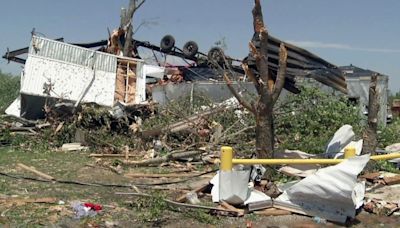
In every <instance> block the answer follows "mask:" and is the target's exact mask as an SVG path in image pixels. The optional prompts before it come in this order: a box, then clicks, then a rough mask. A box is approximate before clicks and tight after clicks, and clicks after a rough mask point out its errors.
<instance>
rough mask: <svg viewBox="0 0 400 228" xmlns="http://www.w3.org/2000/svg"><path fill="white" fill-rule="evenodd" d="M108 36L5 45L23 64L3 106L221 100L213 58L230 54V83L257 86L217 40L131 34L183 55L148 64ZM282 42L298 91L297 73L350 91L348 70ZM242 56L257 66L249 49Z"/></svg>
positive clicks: (26, 108)
mask: <svg viewBox="0 0 400 228" xmlns="http://www.w3.org/2000/svg"><path fill="white" fill-rule="evenodd" d="M255 37H256V36H255ZM253 39H254V38H253ZM110 40H111V38H110V39H109V40H108V41H107V40H102V41H98V42H93V43H81V44H69V43H66V42H63V39H56V40H52V39H47V38H43V37H40V36H36V35H33V36H32V39H31V43H30V45H29V47H27V48H22V49H19V50H15V51H11V52H10V51H8V52H7V53H6V54H5V55H4V56H3V58H5V59H7V60H9V61H14V62H18V63H21V64H25V66H24V69H23V71H22V72H21V88H20V97H18V98H17V99H16V100H15V101H14V102H13V103H12V104H11V105H10V107H9V108H8V109H7V110H6V113H7V114H9V115H13V116H17V117H23V118H26V119H38V118H42V117H44V112H43V110H44V107H45V106H46V105H49V104H54V103H57V102H60V101H62V102H64V103H69V105H70V106H71V107H72V108H76V107H78V105H79V104H80V103H96V104H98V105H101V106H106V107H113V106H115V105H116V104H117V103H118V104H122V105H125V106H126V105H135V104H143V102H146V101H148V100H149V99H152V100H153V101H155V102H157V103H160V104H165V103H167V102H168V101H169V100H173V99H175V98H178V97H181V96H183V95H188V94H193V93H198V92H199V93H203V94H206V95H207V96H209V97H210V98H211V99H212V100H214V101H217V102H219V101H222V100H224V99H227V98H229V97H231V96H232V95H231V93H230V91H229V90H228V88H227V86H226V83H225V82H224V81H223V79H222V77H221V75H222V74H221V72H219V71H218V70H216V69H215V68H213V67H212V64H210V62H212V61H215V60H217V61H215V62H217V63H218V62H219V61H218V58H219V59H220V58H221V55H223V57H224V58H225V57H226V58H227V59H229V60H230V62H231V66H230V67H231V69H232V70H233V71H235V73H236V75H237V78H236V82H235V85H234V86H235V87H239V89H240V90H245V91H249V92H255V88H254V86H253V84H252V83H251V82H249V81H247V80H246V76H245V75H244V71H243V70H242V68H241V67H240V62H241V61H240V60H237V59H232V58H230V57H227V56H225V54H224V53H223V52H222V50H221V49H219V48H212V49H211V50H210V51H209V53H208V54H207V55H206V54H204V53H202V52H200V51H198V46H197V44H196V43H195V42H193V41H189V42H188V43H186V44H185V46H184V48H183V50H181V49H179V48H177V47H175V40H174V38H173V37H172V36H165V37H164V38H163V39H162V40H161V44H160V46H156V45H153V44H150V43H149V42H143V41H138V40H133V44H134V47H135V49H136V48H138V47H142V48H147V49H150V50H151V51H152V52H153V53H154V51H155V52H159V53H162V54H163V55H165V56H167V55H169V56H174V57H176V58H181V59H183V60H184V61H185V63H187V64H184V65H180V66H176V65H174V66H171V65H168V64H164V65H163V66H160V65H161V64H157V65H154V64H148V63H147V62H146V61H144V60H143V59H140V57H139V55H137V56H136V58H128V57H123V56H121V55H120V54H119V53H118V48H115V47H114V48H111V50H113V51H111V54H110V53H107V50H110ZM268 42H269V46H268V53H270V54H269V56H268V62H269V70H270V73H271V74H272V77H273V78H276V72H277V68H278V53H279V45H280V43H281V42H282V41H281V40H279V39H277V38H274V37H272V36H270V37H269V40H268ZM111 43H112V42H111ZM285 46H286V47H287V50H288V61H287V74H286V80H285V85H284V88H285V89H286V90H287V91H289V92H292V93H299V92H300V90H299V88H298V87H296V78H297V77H304V78H312V79H315V80H316V81H318V82H320V83H322V84H324V85H326V86H328V87H331V88H333V89H334V90H337V91H340V92H341V93H345V94H346V93H347V85H346V80H345V77H344V75H343V73H342V71H341V70H340V69H339V68H338V67H336V66H335V65H333V64H331V63H329V62H327V61H325V60H323V59H322V58H320V57H318V56H316V55H314V54H312V53H310V52H308V51H306V50H304V49H302V48H299V47H296V46H294V45H291V44H287V43H285ZM111 47H112V45H111ZM108 52H110V51H108ZM24 54H27V58H26V59H24V58H22V57H21V56H22V55H24ZM243 61H244V62H246V63H247V64H249V66H250V67H255V66H254V60H252V59H251V56H248V57H246V58H245V59H244V60H243ZM235 62H236V63H239V64H235ZM175 76H176V77H175ZM150 84H152V85H151V86H149V85H150Z"/></svg>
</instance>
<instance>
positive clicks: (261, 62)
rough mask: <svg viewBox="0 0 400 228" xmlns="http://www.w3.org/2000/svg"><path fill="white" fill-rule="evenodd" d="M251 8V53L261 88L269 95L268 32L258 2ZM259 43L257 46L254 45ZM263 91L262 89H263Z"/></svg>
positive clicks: (258, 0)
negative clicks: (252, 28) (261, 82)
mask: <svg viewBox="0 0 400 228" xmlns="http://www.w3.org/2000/svg"><path fill="white" fill-rule="evenodd" d="M254 3H255V5H254V8H253V26H254V33H255V35H254V37H253V40H252V42H251V44H250V49H251V52H252V54H253V56H254V58H255V59H256V65H257V69H258V72H259V74H260V78H261V80H262V81H263V85H264V86H263V87H264V88H265V90H266V91H268V93H269V94H272V88H271V87H270V86H271V83H269V80H270V75H269V70H268V32H267V29H266V28H265V26H264V21H263V15H262V10H261V4H260V0H255V1H254ZM258 42H259V45H257V44H256V43H258ZM263 90H264V89H263Z"/></svg>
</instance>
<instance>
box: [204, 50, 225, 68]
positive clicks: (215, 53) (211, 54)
mask: <svg viewBox="0 0 400 228" xmlns="http://www.w3.org/2000/svg"><path fill="white" fill-rule="evenodd" d="M224 55H225V54H224V50H222V49H221V48H219V47H213V48H211V49H210V51H208V55H207V57H208V61H211V62H217V63H218V64H222V63H224Z"/></svg>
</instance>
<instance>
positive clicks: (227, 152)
mask: <svg viewBox="0 0 400 228" xmlns="http://www.w3.org/2000/svg"><path fill="white" fill-rule="evenodd" d="M232 159H233V148H232V147H230V146H223V147H221V166H220V170H221V171H231V170H232V167H233V164H232Z"/></svg>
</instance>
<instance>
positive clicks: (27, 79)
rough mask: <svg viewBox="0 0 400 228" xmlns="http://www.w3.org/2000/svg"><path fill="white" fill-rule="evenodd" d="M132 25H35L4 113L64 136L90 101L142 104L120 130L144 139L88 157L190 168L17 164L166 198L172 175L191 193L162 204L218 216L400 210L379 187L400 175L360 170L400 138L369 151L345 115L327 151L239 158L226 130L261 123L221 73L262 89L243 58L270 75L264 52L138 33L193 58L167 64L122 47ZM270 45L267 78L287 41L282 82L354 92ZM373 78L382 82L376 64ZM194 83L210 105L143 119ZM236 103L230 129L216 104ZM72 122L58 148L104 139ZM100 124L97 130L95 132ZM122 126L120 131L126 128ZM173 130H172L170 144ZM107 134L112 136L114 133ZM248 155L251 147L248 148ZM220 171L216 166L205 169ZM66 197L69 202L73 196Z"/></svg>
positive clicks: (85, 208) (120, 113) (129, 106)
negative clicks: (105, 179) (232, 51)
mask: <svg viewBox="0 0 400 228" xmlns="http://www.w3.org/2000/svg"><path fill="white" fill-rule="evenodd" d="M257 3H258V7H260V5H259V4H260V3H259V1H256V7H257ZM260 9H261V8H260ZM254 17H256V16H254ZM255 21H257V20H256V19H255ZM255 27H256V26H255ZM255 29H256V28H255ZM123 34H124V31H123V30H122V29H118V30H115V31H114V32H113V33H112V34H111V35H110V39H109V40H108V41H100V42H95V43H87V44H68V43H65V42H63V41H61V40H51V39H47V38H43V37H39V36H36V35H33V36H32V40H31V43H30V45H29V47H28V48H24V49H20V50H16V51H12V52H7V53H6V55H4V58H6V59H8V60H11V61H16V62H19V63H23V64H24V65H25V66H24V70H23V71H22V73H21V87H20V96H19V97H18V98H17V99H16V100H15V101H14V102H13V103H12V104H11V105H10V106H9V107H8V108H7V110H6V114H8V115H10V116H13V117H17V119H18V121H21V122H23V123H26V122H28V123H30V124H31V126H32V123H34V128H35V130H38V131H39V130H41V129H42V128H46V127H49V126H50V125H54V126H51V127H52V135H57V134H58V133H59V132H60V131H61V130H62V129H63V128H66V127H64V125H67V123H66V122H67V119H68V118H67V117H71V116H74V114H75V115H77V117H76V119H75V120H74V121H76V120H78V121H80V120H82V119H84V118H85V117H84V116H83V113H82V112H79V110H80V109H81V108H82V106H83V105H85V104H92V103H94V104H96V106H95V109H97V108H98V109H100V108H101V109H104V110H107V112H106V113H108V114H107V115H111V116H112V118H114V119H123V118H124V117H125V115H126V112H132V113H134V115H135V117H134V118H133V120H132V122H129V133H128V134H127V132H124V134H121V137H122V135H124V137H128V138H129V139H130V141H133V142H131V144H130V145H132V144H134V148H130V147H129V146H128V145H125V146H124V147H117V146H115V145H112V144H111V145H109V144H108V145H107V146H109V147H112V148H113V149H115V150H113V151H112V152H111V153H107V152H106V153H103V151H101V152H102V153H96V154H90V155H89V157H94V158H98V160H96V162H95V165H89V166H94V167H95V168H97V166H99V167H103V168H104V167H105V168H106V169H107V170H111V172H113V173H114V174H117V175H120V176H122V175H123V176H124V177H126V178H134V180H137V179H139V180H143V179H146V178H148V179H151V178H160V179H165V178H182V179H178V180H171V181H160V182H140V181H138V182H129V183H126V182H124V183H123V184H104V183H92V182H84V181H73V180H64V179H62V178H57V177H54V176H53V175H51V176H50V175H48V174H46V173H43V172H41V171H39V170H37V169H35V168H33V167H29V166H26V165H24V164H22V163H18V164H17V167H18V168H19V169H22V170H24V171H27V172H30V173H33V174H35V175H37V176H39V177H40V179H36V178H31V179H30V180H37V181H42V182H45V183H48V184H51V183H62V184H76V185H83V186H85V185H86V186H92V187H93V186H94V187H100V186H101V187H112V188H129V189H133V190H135V192H116V193H115V195H117V196H128V195H132V196H139V197H143V198H156V197H155V196H153V195H151V194H150V193H144V192H142V190H147V189H149V188H150V189H152V188H153V189H152V190H155V189H157V190H160V189H162V186H173V187H170V188H167V187H166V189H167V190H171V189H179V188H181V189H180V190H182V194H180V195H178V197H176V195H175V196H174V197H175V200H169V199H166V198H162V201H163V202H164V203H166V204H168V205H170V206H173V207H178V208H179V207H184V208H192V209H200V210H207V211H210V213H211V214H213V215H218V216H237V217H242V216H244V215H245V214H249V213H255V214H260V215H289V214H299V215H307V216H311V217H313V219H314V221H316V222H317V223H326V220H328V221H330V222H336V223H341V224H345V223H346V222H349V221H350V222H352V221H354V219H355V218H356V215H357V213H358V212H360V210H362V209H363V210H365V211H367V212H369V213H374V214H378V215H385V216H391V215H397V214H398V213H399V212H398V211H400V204H399V201H398V197H393V196H392V195H391V194H379V191H380V190H381V189H385V191H395V192H398V191H399V189H400V187H399V186H400V185H399V183H400V175H399V174H394V173H388V172H379V173H368V172H367V173H364V174H363V175H361V176H359V175H360V174H361V173H362V171H363V170H364V169H365V167H366V166H367V165H368V164H367V163H369V162H370V161H379V160H389V159H398V158H400V155H399V151H400V148H399V146H398V145H397V144H395V145H392V146H391V147H388V148H386V150H384V151H380V152H381V153H383V154H382V155H375V147H376V145H375V147H372V148H373V150H374V151H373V152H374V153H371V154H369V153H368V154H365V146H366V145H367V146H369V143H370V142H369V141H368V140H363V139H359V138H357V137H356V133H355V132H354V131H353V127H352V126H350V125H344V126H342V127H341V128H340V129H338V130H337V132H336V133H335V134H334V135H332V138H331V140H330V141H329V142H327V144H326V150H325V151H324V153H322V154H318V155H315V154H309V153H305V152H302V151H299V150H282V151H275V153H274V157H275V158H274V159H269V158H268V159H256V158H255V156H252V157H251V159H243V158H238V157H239V156H237V155H235V154H234V152H233V149H232V147H229V146H224V145H222V144H221V142H223V138H224V137H225V138H227V137H228V136H226V133H227V132H228V131H229V130H230V129H231V128H232V127H234V125H235V124H236V123H238V125H240V127H238V129H235V130H237V132H234V133H232V134H231V135H235V134H236V135H240V134H241V133H243V132H246V131H247V130H252V129H254V128H255V127H254V125H251V124H248V123H245V116H246V115H249V113H250V112H251V110H250V112H248V111H246V110H244V109H243V108H242V107H241V105H243V104H242V103H241V102H240V99H239V98H237V97H236V95H235V97H236V98H237V99H236V98H235V97H232V93H233V92H232V88H231V87H230V86H232V85H231V83H230V82H228V80H226V78H225V81H224V79H223V77H222V75H223V74H224V71H225V70H226V69H229V70H231V71H232V72H231V75H232V76H235V77H234V81H235V82H234V85H235V86H234V87H235V88H236V89H238V90H240V92H250V93H256V92H259V91H257V90H259V87H257V86H255V85H254V84H256V85H257V83H254V84H253V82H252V81H251V80H252V79H251V78H250V77H251V75H248V74H246V73H245V72H246V70H245V69H244V68H242V67H241V66H240V65H239V64H240V62H243V63H245V64H247V66H248V67H249V68H251V69H252V70H253V71H252V72H256V73H259V74H262V72H260V71H259V69H258V61H259V59H257V57H255V56H256V55H252V54H249V56H247V57H246V58H244V59H243V61H238V60H236V59H233V58H230V57H228V56H226V55H225V54H224V53H223V51H222V50H221V49H219V48H212V49H211V50H210V51H209V53H208V54H207V55H206V54H204V53H202V52H199V47H198V46H197V44H196V43H195V42H194V41H189V42H188V43H186V44H185V45H184V47H183V49H182V50H180V49H179V48H177V47H175V44H174V43H175V42H174V38H173V37H172V36H170V35H168V36H165V37H164V38H163V39H162V40H161V45H160V47H158V46H156V45H152V44H149V43H148V42H141V41H137V40H133V42H132V44H133V45H134V49H137V48H139V47H143V48H147V49H150V50H151V51H153V52H154V51H156V52H160V53H163V54H164V55H170V56H175V57H178V58H182V59H184V60H185V62H186V64H185V65H180V66H173V67H170V66H169V65H168V64H163V66H161V64H158V65H151V64H149V63H147V62H146V61H145V60H143V59H141V58H140V55H139V54H138V52H137V51H135V53H136V54H135V55H134V56H135V58H129V57H123V56H122V55H121V53H120V52H121V50H122V48H121V45H120V44H119V42H120V38H121V36H122V35H123ZM252 44H253V45H254V49H257V50H260V49H261V47H265V46H263V45H265V43H263V40H262V39H261V38H260V34H258V33H257V32H256V31H255V34H254V36H253V38H252ZM267 44H268V47H267V48H266V49H267V50H263V51H265V53H268V58H267V60H266V61H267V65H266V68H267V71H268V72H269V74H270V75H271V76H272V79H271V80H270V81H271V82H270V81H268V82H267V83H268V84H270V83H274V82H277V81H279V73H280V72H282V71H280V70H281V67H282V66H281V64H282V56H283V57H285V55H284V54H282V53H283V52H282V50H287V56H286V61H287V63H285V64H286V65H285V68H286V72H285V74H284V75H283V77H284V78H285V80H284V82H283V83H282V86H283V87H284V88H285V89H286V90H287V91H288V92H291V93H299V92H300V89H299V87H298V86H297V85H296V79H298V78H310V79H313V80H316V81H317V82H319V83H322V84H323V85H325V86H328V87H330V88H332V89H333V90H335V91H338V92H340V93H343V94H347V93H348V83H347V84H346V78H345V75H344V74H343V71H342V70H341V69H340V68H338V67H336V66H335V65H333V64H331V63H329V62H327V61H325V60H323V59H321V58H319V57H318V56H316V55H314V54H312V53H310V52H308V51H306V50H304V49H301V48H299V47H296V46H294V45H291V44H287V43H284V42H282V41H281V40H279V39H277V38H274V37H271V36H268V40H267ZM24 53H26V54H27V58H26V60H25V59H22V58H20V57H19V56H20V55H22V54H24ZM155 58H156V57H155ZM156 59H157V58H156ZM283 59H285V58H283ZM373 78H375V82H376V75H375V77H373ZM253 79H254V78H253ZM372 81H373V79H372ZM260 84H262V83H260ZM371 84H373V83H371ZM383 88H384V86H383ZM374 89H376V86H375V87H373V86H371V88H370V90H373V91H375V90H374ZM195 93H202V94H205V95H206V96H207V97H208V99H209V100H211V101H212V102H211V103H212V104H211V105H209V106H204V107H201V108H200V109H198V110H196V112H195V113H194V114H193V113H191V114H193V115H187V116H186V115H184V114H183V113H185V110H182V109H183V108H184V107H179V108H180V110H173V111H171V110H166V111H165V112H172V114H171V113H170V114H171V115H173V116H177V117H178V118H177V119H179V121H177V122H173V123H168V124H167V125H166V126H163V125H156V126H155V127H153V128H151V129H146V130H143V129H141V128H142V121H143V120H142V118H143V119H145V118H148V119H151V118H155V117H156V116H157V115H161V114H160V113H154V112H151V113H150V114H149V115H147V116H145V115H143V113H140V112H139V113H137V111H138V110H139V109H140V108H142V107H146V108H149V109H152V108H153V107H152V106H154V105H159V106H163V105H164V106H166V105H167V103H169V102H170V101H171V100H175V99H178V98H180V97H183V96H187V95H189V96H190V101H191V105H192V100H193V99H195V98H194V97H195V96H194V94H195ZM370 94H371V93H370ZM278 96H279V94H278ZM352 96H353V97H352V98H354V97H356V95H354V94H352ZM366 96H367V95H366V94H363V104H365V103H366V102H367V101H366V100H365V99H366ZM364 98H365V99H364ZM371 102H372V101H371ZM243 106H244V105H243ZM378 109H379V108H378ZM375 111H376V112H377V110H375ZM50 112H59V113H61V115H59V116H58V119H57V117H56V116H51V115H50ZM224 112H225V113H224ZM228 112H229V114H231V115H233V116H235V118H236V119H235V122H234V123H232V124H231V125H230V126H228V127H227V128H228V129H223V127H222V125H221V124H220V123H218V122H217V121H216V120H215V119H212V118H209V117H212V116H213V115H215V114H216V113H224V114H225V115H226V116H228ZM101 115H103V113H101ZM104 115H106V114H104ZM149 116H150V117H149ZM38 119H45V120H48V122H46V123H44V124H43V123H40V122H37V121H36V120H38ZM55 119H56V120H55ZM31 120H35V121H33V122H32V121H31ZM165 121H167V120H165ZM368 121H369V124H370V123H371V122H372V124H373V123H376V120H375V121H374V120H372V121H371V120H368ZM99 122H101V121H99ZM104 122H106V121H104ZM97 124H99V123H97ZM253 124H254V123H253ZM11 125H12V126H11V127H9V126H7V127H9V128H10V129H11V128H12V127H15V126H14V125H15V124H14V125H13V124H11ZM22 128H23V127H22ZM22 128H20V129H22ZM28 130H29V131H30V133H33V134H36V132H35V130H33V129H31V128H29V129H28ZM73 130H74V131H75V132H74V135H75V137H74V139H73V141H72V140H71V142H70V143H65V144H63V145H62V146H61V148H60V150H62V151H64V152H67V153H69V152H73V151H82V150H90V148H89V147H88V145H83V144H87V143H86V142H85V140H86V139H85V138H86V137H92V138H95V136H93V135H89V136H88V135H85V136H82V135H81V134H84V133H82V132H80V131H79V129H73ZM375 130H376V129H375ZM86 133H87V132H86ZM90 133H91V134H94V132H90ZM107 133H109V132H107ZM115 135H116V137H119V136H118V134H115ZM192 136H193V137H192ZM368 136H369V135H368ZM82 138H83V139H82ZM114 139H115V138H114ZM167 139H171V141H169V142H168V143H166V141H167ZM247 139H248V138H247ZM247 139H246V140H247ZM96 140H98V141H101V140H102V139H96ZM248 141H250V140H248ZM251 141H252V139H251ZM98 143H100V144H101V143H103V144H107V142H98ZM252 143H253V142H252ZM149 145H150V146H149ZM219 149H220V151H219ZM139 150H140V152H138V151H139ZM142 152H143V153H142ZM139 153H140V154H139ZM132 157H134V159H132ZM240 157H249V156H248V154H247V155H246V156H240ZM107 158H115V159H116V161H114V162H113V164H111V162H109V161H107V162H103V161H104V160H107ZM102 159H103V161H102ZM391 162H394V163H398V160H391ZM196 165H204V166H206V167H207V168H206V169H205V171H204V172H199V171H198V170H197V169H198V167H196ZM215 165H219V170H218V169H215V168H214V167H213V166H215ZM262 165H266V166H268V167H264V166H262ZM274 165H275V166H276V165H279V172H280V173H282V174H285V175H288V176H291V177H293V179H294V181H291V182H288V183H283V184H278V185H275V183H273V180H272V179H268V180H265V179H264V177H265V176H266V175H268V169H270V167H274ZM328 165H331V166H328ZM122 166H126V167H143V166H157V167H162V166H167V167H168V169H174V168H177V171H176V173H158V174H155V173H154V174H151V173H137V172H136V173H132V172H127V171H126V170H124V169H123V168H122ZM274 168H275V167H274ZM183 172H188V173H183ZM210 173H212V174H213V176H211V177H210V176H206V175H207V174H210ZM215 173H216V174H215ZM2 175H4V176H8V177H12V178H22V179H23V177H20V176H19V177H16V176H13V175H10V174H7V173H2ZM199 177H205V178H207V179H206V181H205V182H204V181H201V182H200V181H199V183H200V185H197V186H196V187H192V186H191V187H190V188H189V189H187V186H186V185H185V186H183V185H184V184H182V183H185V182H189V180H190V179H191V178H199ZM25 179H29V178H25ZM179 184H182V185H179ZM7 200H8V201H12V200H10V199H6V200H4V202H6V201H7ZM204 201H212V202H213V203H218V204H219V205H218V206H208V205H210V204H207V206H206V205H202V204H203V202H204ZM29 202H33V203H35V202H50V203H54V202H56V201H55V200H54V199H46V200H36V201H35V200H32V201H29V200H26V202H25V201H24V203H29ZM0 203H1V201H0ZM59 204H60V205H63V203H59ZM71 207H72V208H73V211H74V218H76V219H80V218H82V217H93V216H97V215H98V214H100V212H101V211H102V210H103V207H102V205H99V204H95V203H82V202H80V201H73V202H71ZM250 226H251V225H250Z"/></svg>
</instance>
